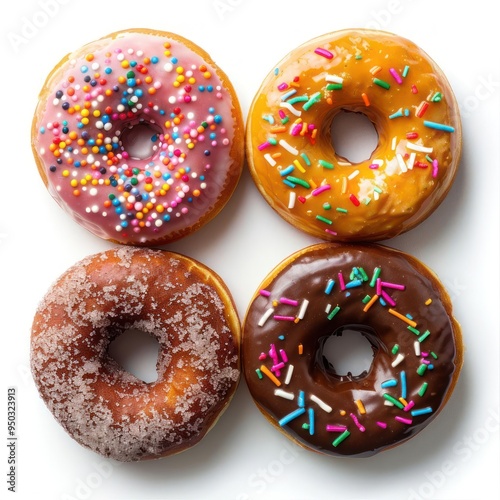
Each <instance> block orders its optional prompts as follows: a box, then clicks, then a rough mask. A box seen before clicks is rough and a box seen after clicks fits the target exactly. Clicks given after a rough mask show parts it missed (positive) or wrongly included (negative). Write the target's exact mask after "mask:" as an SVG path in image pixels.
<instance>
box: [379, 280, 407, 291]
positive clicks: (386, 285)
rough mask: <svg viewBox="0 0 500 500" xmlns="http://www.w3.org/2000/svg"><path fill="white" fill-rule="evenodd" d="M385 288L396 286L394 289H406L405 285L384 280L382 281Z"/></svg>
mask: <svg viewBox="0 0 500 500" xmlns="http://www.w3.org/2000/svg"><path fill="white" fill-rule="evenodd" d="M380 284H381V285H382V286H383V287H384V288H394V290H405V289H406V286H405V285H400V284H398V283H390V282H388V281H382V282H381V283H380Z"/></svg>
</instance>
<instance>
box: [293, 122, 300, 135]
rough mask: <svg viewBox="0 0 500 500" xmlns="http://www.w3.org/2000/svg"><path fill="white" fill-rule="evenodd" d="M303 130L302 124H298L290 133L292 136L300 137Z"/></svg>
mask: <svg viewBox="0 0 500 500" xmlns="http://www.w3.org/2000/svg"><path fill="white" fill-rule="evenodd" d="M301 130H302V124H301V123H297V124H295V125H294V126H293V128H292V130H291V131H290V135H293V136H296V135H299V133H300V131H301Z"/></svg>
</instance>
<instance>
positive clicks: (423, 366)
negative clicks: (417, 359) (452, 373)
mask: <svg viewBox="0 0 500 500" xmlns="http://www.w3.org/2000/svg"><path fill="white" fill-rule="evenodd" d="M426 371H427V365H426V364H424V363H422V364H421V365H420V366H419V367H418V369H417V373H418V374H419V375H420V376H421V377H422V376H423V375H424V373H425V372H426Z"/></svg>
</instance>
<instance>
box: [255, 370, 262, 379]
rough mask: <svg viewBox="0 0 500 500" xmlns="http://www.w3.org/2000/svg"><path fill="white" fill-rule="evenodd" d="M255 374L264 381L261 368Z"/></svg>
mask: <svg viewBox="0 0 500 500" xmlns="http://www.w3.org/2000/svg"><path fill="white" fill-rule="evenodd" d="M255 372H256V373H257V377H259V378H260V379H261V380H262V378H263V377H264V376H263V375H262V372H261V371H260V368H257V370H255Z"/></svg>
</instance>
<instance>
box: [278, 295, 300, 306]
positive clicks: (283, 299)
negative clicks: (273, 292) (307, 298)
mask: <svg viewBox="0 0 500 500" xmlns="http://www.w3.org/2000/svg"><path fill="white" fill-rule="evenodd" d="M280 304H287V305H289V306H294V307H297V306H298V305H299V303H298V301H296V300H293V299H287V298H286V297H281V299H280Z"/></svg>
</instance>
